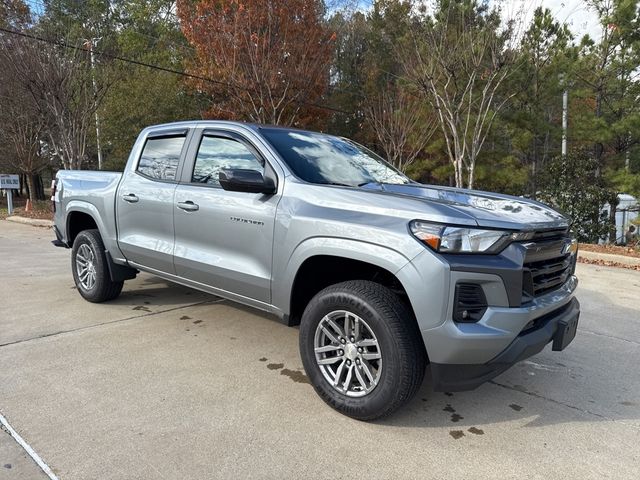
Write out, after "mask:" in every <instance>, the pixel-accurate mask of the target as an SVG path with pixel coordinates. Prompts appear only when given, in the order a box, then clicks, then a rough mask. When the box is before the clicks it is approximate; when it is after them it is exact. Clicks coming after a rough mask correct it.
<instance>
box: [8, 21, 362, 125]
mask: <svg viewBox="0 0 640 480" xmlns="http://www.w3.org/2000/svg"><path fill="white" fill-rule="evenodd" d="M0 32H4V33H8V34H10V35H16V36H20V37H23V38H28V39H30V40H35V41H38V42H42V43H47V44H50V45H55V46H58V47H62V48H68V49H71V50H77V51H82V52H87V53H91V49H89V48H86V47H80V46H77V45H71V44H69V43H67V42H64V41H62V40H50V39H48V38H44V37H40V36H37V35H33V34H31V33H27V32H20V31H17V30H12V29H8V28H4V27H0ZM93 54H94V55H99V56H101V57H105V58H110V59H112V60H117V61H119V62H124V63H129V64H132V65H137V66H140V67H146V68H150V69H152V70H158V71H162V72H166V73H172V74H174V75H180V76H183V77H187V78H192V79H194V80H201V81H203V82H208V83H212V84H214V85H220V86H223V87H226V88H229V89H239V90H244V91H246V92H251V89H249V88H247V87H240V86H237V85H233V84H231V83H228V82H224V81H221V80H215V79H213V78H208V77H203V76H201V75H194V74H192V73H188V72H185V71H181V70H175V69H172V68H166V67H162V66H160V65H155V64H152V63H147V62H141V61H139V60H134V59H132V58H126V57H121V56H119V55H114V54H112V53H108V52H104V51H99V50H95V49H94V50H93ZM295 103H298V104H302V105H307V106H310V107H315V108H320V109H323V110H328V111H332V112H337V113H343V114H346V115H351V114H352V113H353V112H347V111H345V110H341V109H339V108H335V107H331V106H328V105H322V104H319V103H314V102H307V101H304V100H295Z"/></svg>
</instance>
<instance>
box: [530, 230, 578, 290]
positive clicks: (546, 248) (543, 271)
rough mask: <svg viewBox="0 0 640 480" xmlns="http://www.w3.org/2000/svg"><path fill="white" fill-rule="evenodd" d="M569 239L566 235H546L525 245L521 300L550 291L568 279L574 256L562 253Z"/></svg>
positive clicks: (573, 264)
mask: <svg viewBox="0 0 640 480" xmlns="http://www.w3.org/2000/svg"><path fill="white" fill-rule="evenodd" d="M570 241H571V240H570V239H569V238H567V237H557V236H554V237H547V238H546V239H545V240H543V241H537V242H535V241H534V242H532V243H529V244H527V245H526V247H527V253H526V256H525V263H524V270H523V279H522V290H523V297H524V298H523V300H524V301H527V300H530V299H532V298H534V297H538V296H540V295H544V294H545V293H549V292H552V291H554V290H556V289H558V288H560V287H561V286H562V285H564V284H565V282H566V281H567V280H568V278H569V277H570V276H571V274H572V273H573V270H574V268H575V256H574V255H572V254H570V253H564V252H565V247H566V245H567V243H568V242H570Z"/></svg>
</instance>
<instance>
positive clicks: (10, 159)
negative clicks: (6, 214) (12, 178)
mask: <svg viewBox="0 0 640 480" xmlns="http://www.w3.org/2000/svg"><path fill="white" fill-rule="evenodd" d="M0 60H1V59H0ZM3 63H4V62H2V61H0V145H1V147H2V156H3V158H4V163H5V165H8V166H9V167H11V168H12V170H13V169H15V170H13V171H15V172H16V173H17V172H19V173H21V174H24V175H25V178H26V181H27V185H28V189H29V198H30V200H31V201H35V200H36V199H37V189H36V188H35V182H34V179H35V177H36V176H37V175H39V174H40V172H41V171H42V170H43V169H44V168H45V167H46V166H47V160H46V157H44V156H43V155H42V148H41V138H42V136H43V130H44V127H45V122H44V119H43V117H42V116H41V115H40V113H39V112H38V110H37V108H36V106H35V104H34V103H33V100H32V98H31V96H30V95H29V94H28V93H27V92H26V91H25V90H23V89H21V88H20V83H19V82H18V79H16V78H15V77H14V76H13V75H12V74H11V73H12V72H11V69H10V68H6V65H4V64H3Z"/></svg>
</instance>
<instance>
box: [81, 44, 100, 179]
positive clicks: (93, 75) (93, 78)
mask: <svg viewBox="0 0 640 480" xmlns="http://www.w3.org/2000/svg"><path fill="white" fill-rule="evenodd" d="M98 40H100V39H99V38H92V39H90V40H86V42H85V45H86V44H88V45H89V58H90V59H91V83H92V85H93V102H94V113H95V117H96V148H97V149H98V170H102V147H101V146H100V116H99V115H98V85H97V83H96V59H95V54H94V53H93V43H94V42H97V41H98Z"/></svg>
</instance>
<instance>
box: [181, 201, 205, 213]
mask: <svg viewBox="0 0 640 480" xmlns="http://www.w3.org/2000/svg"><path fill="white" fill-rule="evenodd" d="M178 208H180V209H182V210H184V211H185V212H195V211H196V210H198V209H199V208H200V206H198V204H197V203H193V202H192V201H191V200H187V201H186V202H178Z"/></svg>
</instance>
